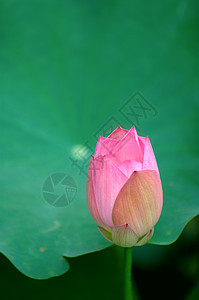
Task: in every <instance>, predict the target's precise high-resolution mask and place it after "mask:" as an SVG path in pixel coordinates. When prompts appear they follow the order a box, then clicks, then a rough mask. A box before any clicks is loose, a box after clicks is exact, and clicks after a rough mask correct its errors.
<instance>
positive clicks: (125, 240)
mask: <svg viewBox="0 0 199 300" xmlns="http://www.w3.org/2000/svg"><path fill="white" fill-rule="evenodd" d="M87 202H88V208H89V210H90V213H91V215H92V217H93V218H94V219H95V221H96V222H97V223H98V224H99V226H98V228H99V230H100V232H101V234H102V235H103V236H104V237H105V238H106V239H107V240H108V241H110V242H112V243H114V244H116V245H119V246H123V247H132V246H140V245H144V244H145V243H147V242H148V241H149V240H150V239H151V237H152V235H153V230H154V229H153V228H154V226H155V224H156V223H157V221H158V219H159V217H160V214H161V210H162V203H163V194H162V185H161V180H160V175H159V171H158V166H157V163H156V159H155V156H154V153H153V149H152V146H151V143H150V140H149V138H148V137H140V136H138V135H137V132H136V130H135V127H132V128H131V129H130V130H125V129H122V128H121V127H120V126H119V127H118V128H117V129H115V130H114V131H113V132H112V133H111V134H110V135H109V136H108V137H107V138H105V137H102V136H101V137H99V139H98V142H97V146H96V149H95V154H94V157H93V156H92V157H91V161H90V164H89V169H88V177H87Z"/></svg>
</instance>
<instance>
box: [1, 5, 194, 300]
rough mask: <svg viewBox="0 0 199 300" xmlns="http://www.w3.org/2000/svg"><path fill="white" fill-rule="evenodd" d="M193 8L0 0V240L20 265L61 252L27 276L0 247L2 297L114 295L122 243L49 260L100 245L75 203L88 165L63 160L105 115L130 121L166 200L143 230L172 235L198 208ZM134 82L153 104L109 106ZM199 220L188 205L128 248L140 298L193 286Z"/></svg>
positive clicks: (103, 125) (81, 196) (177, 220)
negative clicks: (55, 177) (73, 192)
mask: <svg viewBox="0 0 199 300" xmlns="http://www.w3.org/2000/svg"><path fill="white" fill-rule="evenodd" d="M198 8H199V4H198V2H197V1H193V0H191V1H188V0H183V1H182V0H173V1H170V0H169V1H163V2H160V1H156V0H152V1H150V2H148V1H146V0H145V1H123V2H121V1H117V0H116V1H112V0H111V1H96V0H95V1H90V0H86V1H80V0H79V1H78V0H74V1H72V0H71V1H64V0H48V1H45V0H40V1H39V0H34V1H33V0H26V1H25V0H24V1H23V0H19V1H15V0H1V1H0V105H1V107H0V122H1V149H0V151H1V156H0V159H1V167H2V171H1V174H0V177H1V198H0V204H1V207H0V209H1V210H0V226H1V228H0V251H1V252H2V253H4V254H5V255H6V256H7V257H8V259H9V260H11V261H12V262H13V264H14V265H15V266H16V267H17V268H19V269H20V270H21V271H23V272H24V273H25V274H27V275H29V276H31V277H37V278H46V277H50V276H57V275H60V274H62V273H64V272H65V271H66V270H67V268H68V267H69V265H70V270H69V271H68V272H67V273H66V274H64V275H61V276H60V277H57V278H51V279H46V280H43V281H38V280H34V279H31V278H28V277H25V275H23V274H21V273H20V272H19V271H18V270H17V269H15V267H14V266H13V265H12V264H11V263H10V262H9V260H8V259H7V258H5V257H4V256H3V255H1V257H0V264H1V267H0V276H1V283H0V287H1V293H2V295H5V297H6V299H13V298H15V299H16V298H20V299H27V298H29V299H35V298H37V299H43V298H46V299H53V298H57V299H59V298H64V299H84V298H85V299H101V298H103V299H123V298H122V297H123V296H122V295H123V294H122V284H123V283H122V262H123V261H122V259H123V253H122V249H119V248H118V247H110V248H108V249H105V250H103V251H101V252H96V253H92V254H86V255H84V256H80V257H77V258H67V261H68V263H69V265H67V264H66V262H65V260H64V259H62V260H60V257H61V255H63V254H64V255H65V256H67V257H73V256H76V255H79V254H83V253H87V252H92V251H96V250H99V249H102V248H106V247H107V246H109V244H108V243H106V241H104V240H103V238H102V237H101V236H100V235H98V236H97V237H96V234H97V232H96V227H95V223H94V222H93V221H92V219H91V218H90V215H89V213H88V210H87V208H86V205H85V203H86V200H85V182H86V176H85V175H84V172H86V166H85V168H84V172H82V173H81V172H80V171H79V168H78V167H77V166H75V165H72V164H71V160H70V159H71V158H73V159H74V158H79V157H78V156H77V155H76V153H75V149H76V150H77V146H78V145H83V144H84V143H85V142H87V141H89V143H90V145H91V146H92V147H94V145H95V142H96V140H95V135H100V134H103V132H104V131H103V130H105V129H106V130H107V124H108V127H109V129H110V127H116V124H117V123H120V124H121V125H122V126H123V127H125V128H130V127H131V126H132V125H136V127H138V129H139V133H140V135H143V136H146V135H148V136H149V137H150V139H151V141H152V145H153V147H154V150H155V154H156V157H157V161H158V164H159V168H160V173H161V177H162V181H163V189H164V200H165V202H164V211H163V217H162V219H161V220H162V221H161V220H160V226H159V227H158V226H157V230H156V231H155V234H156V235H154V239H153V240H152V241H153V242H154V243H159V244H161V243H162V244H164V243H170V242H173V241H174V240H175V239H176V238H177V236H178V235H179V234H180V232H181V231H182V229H183V227H184V226H185V224H186V223H187V222H188V221H189V220H190V219H191V218H193V217H194V216H196V215H197V214H198V211H199V203H198V202H199V200H198V192H199V188H198V187H199V176H198V167H199V150H198V146H199V138H198V132H199V131H198V130H199V121H198V116H199V101H198V99H199V97H198V96H199V91H198V83H199V82H198V79H199V76H198V71H199V70H198V69H199V63H198V53H199V39H198V25H199V24H198V23H199V21H198ZM137 91H139V93H140V94H139V95H141V98H139V99H140V101H141V103H142V104H143V105H148V108H150V110H148V111H147V115H146V116H145V115H144V114H143V112H142V114H141V115H140V116H139V117H137V118H138V119H136V117H135V116H134V117H133V116H130V121H129V119H127V118H126V116H127V114H125V115H124V114H121V110H120V109H121V107H122V106H123V105H124V104H125V103H126V101H127V100H128V99H129V97H131V96H133V95H135V93H136V92H137ZM142 97H143V98H142ZM130 99H132V98H130ZM134 99H135V98H134ZM143 99H144V100H143ZM137 113H140V111H137ZM128 117H129V115H128ZM110 120H111V122H110V123H108V122H109V121H110ZM54 172H66V173H68V174H70V175H72V176H73V178H74V179H75V181H76V183H77V196H76V198H75V199H74V201H73V202H72V203H71V204H70V205H69V206H67V207H64V208H62V209H61V208H54V207H52V206H50V205H49V204H48V203H45V201H44V199H43V198H42V184H43V182H44V180H45V178H46V177H47V176H48V175H49V174H52V173H54ZM167 215H168V217H167ZM166 218H168V223H167V222H164V220H165V219H166ZM57 220H58V221H59V222H58V221H57ZM56 222H57V223H56ZM57 224H58V225H57ZM91 225H92V226H91ZM53 226H55V227H56V226H57V227H59V228H58V230H54V229H53V230H51V228H53ZM49 228H50V229H49ZM198 228H199V221H198V218H197V217H196V218H195V219H193V220H192V221H191V223H190V224H189V225H188V226H187V227H186V228H185V231H184V232H183V234H182V235H181V237H180V238H179V240H178V241H177V242H176V243H174V244H172V245H170V246H165V247H164V246H157V245H147V246H144V247H142V248H136V249H135V250H134V260H133V266H134V268H133V276H134V279H135V282H136V284H137V299H139V298H140V299H148V295H150V297H151V298H153V299H160V298H161V299H168V298H169V299H188V300H190V299H198V298H199V287H198V283H199V257H198V253H199V251H198V250H199V248H198V242H199V230H198ZM49 230H50V231H49ZM46 232H49V234H46V235H45V238H44V233H46ZM64 236H66V237H67V238H65V237H64ZM74 245H75V246H74ZM40 249H45V250H46V249H47V251H46V252H45V251H44V252H43V250H40ZM39 250H40V251H39ZM58 252H59V253H58Z"/></svg>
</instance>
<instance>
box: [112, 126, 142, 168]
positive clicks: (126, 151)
mask: <svg viewBox="0 0 199 300" xmlns="http://www.w3.org/2000/svg"><path fill="white" fill-rule="evenodd" d="M113 154H114V156H115V157H116V159H118V160H119V161H120V162H122V161H125V160H135V161H139V162H142V160H143V153H142V150H141V147H140V144H139V139H138V135H137V132H136V130H135V127H132V128H131V129H130V130H129V131H128V132H127V134H126V135H125V136H124V137H123V138H122V139H121V140H120V142H119V143H118V144H117V145H116V146H114V148H113Z"/></svg>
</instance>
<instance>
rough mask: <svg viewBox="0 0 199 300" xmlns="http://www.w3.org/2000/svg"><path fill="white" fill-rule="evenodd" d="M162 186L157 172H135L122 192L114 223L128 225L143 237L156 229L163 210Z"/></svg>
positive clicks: (116, 205)
mask: <svg viewBox="0 0 199 300" xmlns="http://www.w3.org/2000/svg"><path fill="white" fill-rule="evenodd" d="M162 202H163V195H162V185H161V181H160V176H159V174H158V173H157V172H156V171H151V170H144V171H135V172H134V173H133V174H132V175H131V177H130V178H129V179H128V181H127V182H126V183H125V185H124V186H123V187H122V189H121V190H120V192H119V194H118V196H117V199H116V201H115V204H114V207H113V223H114V224H115V225H124V224H128V225H129V226H130V227H131V229H132V230H133V231H134V232H135V234H137V236H139V237H141V236H142V235H144V234H146V233H147V232H149V230H150V229H151V228H153V227H154V225H155V224H156V222H157V221H158V219H159V217H160V213H161V210H162Z"/></svg>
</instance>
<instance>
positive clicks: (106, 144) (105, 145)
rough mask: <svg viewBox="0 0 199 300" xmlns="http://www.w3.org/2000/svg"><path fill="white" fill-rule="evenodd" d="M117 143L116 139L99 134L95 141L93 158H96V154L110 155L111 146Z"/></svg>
mask: <svg viewBox="0 0 199 300" xmlns="http://www.w3.org/2000/svg"><path fill="white" fill-rule="evenodd" d="M117 144H118V141H116V140H113V139H109V138H105V137H103V136H100V137H99V139H98V141H97V145H96V149H95V154H94V158H96V157H98V156H102V155H111V153H112V151H113V148H114V147H115V146H116V145H117Z"/></svg>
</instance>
